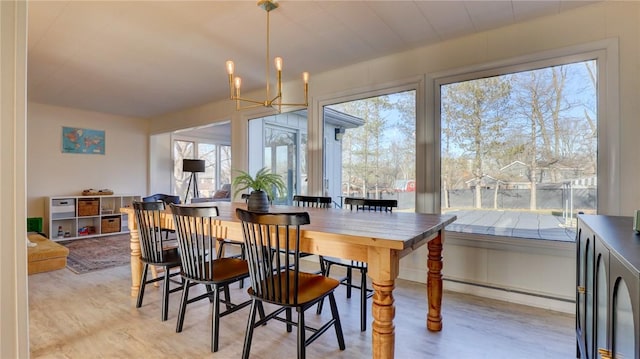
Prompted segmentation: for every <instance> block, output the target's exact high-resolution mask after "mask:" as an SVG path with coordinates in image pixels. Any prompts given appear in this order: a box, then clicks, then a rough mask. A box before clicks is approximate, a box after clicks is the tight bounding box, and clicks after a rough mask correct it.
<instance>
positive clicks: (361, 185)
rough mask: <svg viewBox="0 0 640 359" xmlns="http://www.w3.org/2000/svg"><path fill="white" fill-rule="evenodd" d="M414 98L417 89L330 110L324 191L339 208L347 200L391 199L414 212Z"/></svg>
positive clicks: (326, 129)
mask: <svg viewBox="0 0 640 359" xmlns="http://www.w3.org/2000/svg"><path fill="white" fill-rule="evenodd" d="M415 97H416V92H415V91H413V90H412V91H405V92H398V93H393V94H388V95H382V96H376V97H371V98H366V99H361V100H356V101H350V102H344V103H340V104H335V105H331V106H327V107H325V113H324V121H325V122H324V123H325V125H324V126H325V129H324V131H325V136H326V139H325V142H326V143H325V161H324V162H325V191H326V192H327V193H328V195H330V196H331V197H332V198H333V200H334V201H335V202H336V203H337V204H338V205H341V204H342V200H341V198H343V197H366V198H391V199H397V200H398V207H399V208H398V209H399V210H406V211H415V181H416V178H415V173H416V170H415V168H416V166H415V161H416V158H415V149H416V137H415V135H416V110H415V104H416V98H415ZM338 184H339V185H338Z"/></svg>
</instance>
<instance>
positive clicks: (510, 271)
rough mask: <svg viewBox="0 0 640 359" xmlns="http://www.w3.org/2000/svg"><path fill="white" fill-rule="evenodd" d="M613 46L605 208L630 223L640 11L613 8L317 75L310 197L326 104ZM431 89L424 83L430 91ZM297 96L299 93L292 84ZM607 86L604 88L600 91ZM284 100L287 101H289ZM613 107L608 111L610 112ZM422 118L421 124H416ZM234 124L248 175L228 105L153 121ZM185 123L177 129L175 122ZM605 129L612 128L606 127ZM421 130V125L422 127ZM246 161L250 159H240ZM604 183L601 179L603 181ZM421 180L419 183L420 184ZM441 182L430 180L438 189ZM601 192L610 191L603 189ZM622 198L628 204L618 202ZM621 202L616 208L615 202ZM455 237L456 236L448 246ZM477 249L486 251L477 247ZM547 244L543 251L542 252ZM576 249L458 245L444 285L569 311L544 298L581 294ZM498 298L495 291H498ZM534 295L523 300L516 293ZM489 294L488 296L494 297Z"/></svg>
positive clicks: (636, 203) (426, 156)
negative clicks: (546, 55)
mask: <svg viewBox="0 0 640 359" xmlns="http://www.w3.org/2000/svg"><path fill="white" fill-rule="evenodd" d="M611 38H615V39H617V40H618V43H619V54H618V58H619V64H618V65H619V71H620V76H619V79H615V81H613V83H616V82H618V90H619V108H609V109H607V113H608V114H615V115H614V116H615V117H616V118H615V120H619V133H618V131H616V133H614V134H612V138H614V139H618V140H619V141H616V142H614V143H608V144H607V146H619V148H617V149H618V150H617V153H619V154H620V156H619V158H602V159H601V160H603V161H615V162H616V163H615V166H616V167H617V168H620V178H619V179H618V180H619V183H620V185H619V188H617V187H616V188H610V189H606V191H607V192H608V193H610V194H611V195H612V196H614V197H616V198H615V201H614V206H607V212H606V213H605V214H622V215H631V213H632V211H633V210H634V209H637V208H640V186H637V179H638V178H640V166H639V165H638V158H640V156H639V155H640V153H639V152H640V147H638V146H636V141H637V138H638V136H640V121H638V113H640V101H638V100H637V98H638V94H639V93H640V66H639V65H638V63H639V61H640V60H639V59H640V41H639V40H638V39H640V3H638V2H621V1H607V2H602V3H597V4H594V5H590V6H586V7H580V8H578V9H575V10H571V11H568V12H564V13H561V14H558V15H553V16H547V17H544V18H540V19H536V20H533V21H529V22H525V23H521V24H516V25H513V26H508V27H504V28H501V29H497V30H492V31H486V32H482V33H477V34H474V35H471V36H467V37H463V38H459V39H455V40H451V41H446V42H442V43H439V44H436V45H433V46H427V47H422V48H418V49H415V50H412V51H408V52H404V53H398V54H393V55H390V56H386V57H382V58H379V59H373V60H370V61H366V62H362V63H358V64H354V65H352V66H348V67H345V68H341V69H336V70H333V71H330V72H326V73H321V74H312V82H311V83H310V103H311V106H310V109H309V114H310V117H309V131H310V133H309V136H310V137H309V146H310V147H309V155H310V156H311V157H310V161H309V167H310V173H309V175H310V184H309V189H310V192H315V191H320V190H321V188H322V183H321V179H322V148H321V146H322V139H321V137H320V134H319V133H317V132H316V133H314V131H320V130H319V129H321V128H322V126H321V121H322V118H321V116H320V114H321V111H320V109H319V107H320V106H319V103H320V101H321V100H323V99H328V98H336V97H338V96H342V95H344V96H353V95H354V94H357V93H365V92H368V91H372V90H375V89H380V88H384V87H385V86H388V87H391V86H397V85H401V84H403V83H412V82H415V78H416V77H418V78H419V77H429V76H432V75H433V74H437V73H442V72H450V71H453V70H455V69H460V68H470V67H479V66H483V65H486V64H488V63H498V62H501V61H506V60H509V59H513V58H520V57H524V56H527V55H529V54H535V53H542V52H548V51H552V50H556V49H561V48H566V47H574V46H576V45H581V44H585V43H591V42H597V41H602V40H607V39H611ZM426 83H427V82H425V84H426ZM287 85H288V86H285V88H284V90H283V92H284V93H285V95H286V94H287V91H288V88H292V89H294V90H292V91H294V93H296V92H297V91H296V90H295V88H296V87H295V84H287ZM604 85H605V84H601V86H604ZM420 90H421V93H422V94H424V96H425V98H424V99H419V106H420V105H421V104H422V106H425V105H424V104H426V108H424V107H423V108H418V114H419V115H418V121H419V123H418V124H417V128H418V132H420V133H419V134H418V156H417V157H418V158H417V159H418V164H417V165H418V171H417V173H419V174H420V173H423V174H425V177H428V176H433V173H434V170H433V163H437V161H435V160H434V159H433V157H430V156H433V153H436V151H435V150H434V149H435V146H436V145H437V143H435V142H434V140H433V139H434V136H433V133H435V132H436V127H435V125H434V124H433V123H428V121H427V118H426V117H425V115H424V114H425V113H429V111H431V112H433V93H434V90H433V89H432V88H428V87H426V85H425V88H421V89H420ZM284 100H288V99H284ZM609 106H611V105H609ZM420 114H422V116H420ZM216 118H231V119H232V143H233V148H232V150H233V151H234V152H233V153H234V156H233V166H234V168H247V167H246V166H247V160H246V158H244V157H245V156H244V155H237V154H238V153H241V154H244V153H246V148H247V135H246V120H247V118H250V114H246V113H235V112H234V111H233V104H232V103H231V101H221V102H217V103H211V104H208V105H205V106H201V107H198V108H193V109H189V110H187V111H182V112H180V113H174V114H168V115H165V116H162V117H159V118H157V119H155V120H154V121H153V122H152V123H151V126H152V131H161V130H163V129H164V130H166V129H167V128H173V129H177V128H175V126H177V124H178V123H182V124H184V123H187V124H188V126H197V125H202V124H206V123H208V122H210V121H211V119H216ZM178 120H179V121H178ZM602 120H603V121H607V120H608V119H607V118H606V116H605V118H603V119H602ZM420 121H424V122H420ZM243 151H244V152H243ZM602 175H605V174H602ZM420 180H421V179H420V178H418V181H420ZM437 180H438V179H437V178H433V179H432V181H433V182H436V181H437ZM422 181H423V183H417V188H418V193H417V202H416V205H417V208H433V205H429V204H427V203H425V202H429V201H431V202H435V200H434V198H437V193H438V188H437V186H436V185H426V184H425V183H424V178H423V179H422ZM603 190H605V189H603ZM616 191H620V192H619V193H624V196H619V195H616V193H615V192H616ZM618 198H619V199H618ZM450 237H453V236H450ZM475 242H478V243H480V244H477V243H475ZM545 242H546V245H545ZM425 252H426V249H424V248H422V249H421V250H419V251H417V252H416V253H414V254H413V255H411V256H410V257H409V258H405V259H403V261H402V266H401V276H403V277H406V278H412V279H414V280H420V281H425V278H426V254H425ZM573 256H574V253H573V244H569V245H564V246H559V247H558V246H556V245H555V244H554V243H549V242H547V241H542V245H541V246H534V247H530V246H518V245H515V246H514V245H513V241H511V242H509V241H507V242H504V241H498V242H491V240H488V241H487V240H485V239H483V238H477V239H475V240H471V241H469V240H452V241H450V242H445V250H444V257H445V265H444V274H445V276H447V277H449V278H451V279H455V280H457V281H462V282H468V283H474V284H477V286H476V287H475V288H472V289H469V286H468V285H466V284H460V283H458V282H447V283H446V284H445V287H446V288H451V289H456V290H462V291H471V292H473V291H478V290H479V289H478V288H481V292H482V293H481V294H483V295H488V296H494V297H500V298H502V299H507V300H513V301H519V302H523V303H527V304H533V305H539V306H543V307H552V308H554V309H559V310H572V309H571V305H570V304H567V303H566V302H562V301H560V302H556V303H553V301H552V302H548V301H546V300H545V299H544V298H543V297H546V296H549V297H555V298H559V299H561V300H562V299H568V300H571V299H572V298H573V293H574V291H575V281H574V273H573V272H574V268H575V266H574V259H573ZM492 288H499V289H497V290H496V289H492ZM519 291H523V292H529V293H531V294H533V295H532V296H530V297H528V298H523V296H522V295H520V294H518V293H517V292H519ZM489 292H491V293H489Z"/></svg>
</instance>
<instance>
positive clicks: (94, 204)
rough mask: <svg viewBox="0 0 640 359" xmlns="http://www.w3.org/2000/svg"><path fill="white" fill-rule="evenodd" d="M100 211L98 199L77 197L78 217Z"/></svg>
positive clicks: (96, 213)
mask: <svg viewBox="0 0 640 359" xmlns="http://www.w3.org/2000/svg"><path fill="white" fill-rule="evenodd" d="M99 213H100V200H99V199H97V198H78V217H85V216H97V215H98V214H99Z"/></svg>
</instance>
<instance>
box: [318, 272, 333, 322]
mask: <svg viewBox="0 0 640 359" xmlns="http://www.w3.org/2000/svg"><path fill="white" fill-rule="evenodd" d="M320 263H321V264H320V268H322V275H323V276H325V277H328V276H329V272H330V271H331V264H329V263H325V261H324V260H321V261H320ZM323 305H324V298H322V299H320V301H319V302H318V309H316V314H317V315H320V314H322V306H323Z"/></svg>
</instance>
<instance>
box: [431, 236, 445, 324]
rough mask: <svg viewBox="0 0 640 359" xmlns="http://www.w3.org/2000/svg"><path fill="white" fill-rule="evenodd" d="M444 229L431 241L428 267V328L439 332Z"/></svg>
mask: <svg viewBox="0 0 640 359" xmlns="http://www.w3.org/2000/svg"><path fill="white" fill-rule="evenodd" d="M443 235H444V231H440V234H439V235H438V236H437V237H436V238H434V239H432V240H431V241H429V243H428V244H427V246H428V248H429V259H428V260H427V267H428V268H429V274H428V275H427V304H428V305H429V315H428V316H427V329H429V330H431V331H434V332H438V331H440V330H442V312H441V310H442V242H443V238H442V237H443Z"/></svg>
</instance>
